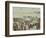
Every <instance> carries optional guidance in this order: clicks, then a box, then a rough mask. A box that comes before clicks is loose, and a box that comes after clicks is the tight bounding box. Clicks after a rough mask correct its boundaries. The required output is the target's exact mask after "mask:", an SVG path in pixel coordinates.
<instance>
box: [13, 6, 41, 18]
mask: <svg viewBox="0 0 46 38" xmlns="http://www.w3.org/2000/svg"><path fill="white" fill-rule="evenodd" d="M23 16H34V17H35V16H37V17H40V8H30V7H13V17H14V18H15V17H23Z"/></svg>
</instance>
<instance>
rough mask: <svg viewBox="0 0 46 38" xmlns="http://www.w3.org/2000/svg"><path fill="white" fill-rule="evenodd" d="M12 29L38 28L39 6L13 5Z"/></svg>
mask: <svg viewBox="0 0 46 38" xmlns="http://www.w3.org/2000/svg"><path fill="white" fill-rule="evenodd" d="M13 30H14V31H20V30H40V8H30V7H13Z"/></svg>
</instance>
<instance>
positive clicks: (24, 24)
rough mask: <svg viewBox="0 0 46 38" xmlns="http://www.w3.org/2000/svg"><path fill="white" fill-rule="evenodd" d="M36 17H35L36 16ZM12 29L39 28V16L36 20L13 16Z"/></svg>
mask: <svg viewBox="0 0 46 38" xmlns="http://www.w3.org/2000/svg"><path fill="white" fill-rule="evenodd" d="M36 19H37V18H36ZM13 20H14V22H13V30H14V31H16V30H17V31H18V30H34V29H37V30H38V29H40V18H39V19H37V20H34V21H33V20H26V19H24V20H23V19H22V18H14V19H13Z"/></svg>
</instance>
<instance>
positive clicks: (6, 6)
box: [5, 1, 45, 37]
mask: <svg viewBox="0 0 46 38" xmlns="http://www.w3.org/2000/svg"><path fill="white" fill-rule="evenodd" d="M10 3H19V4H34V5H43V25H44V26H43V33H36V34H21V35H9V4H10ZM44 34H45V3H36V2H19V1H5V36H6V37H13V36H29V35H44Z"/></svg>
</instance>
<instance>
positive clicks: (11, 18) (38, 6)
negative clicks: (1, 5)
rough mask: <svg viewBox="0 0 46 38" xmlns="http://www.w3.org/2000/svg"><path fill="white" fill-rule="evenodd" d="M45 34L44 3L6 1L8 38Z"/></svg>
mask: <svg viewBox="0 0 46 38" xmlns="http://www.w3.org/2000/svg"><path fill="white" fill-rule="evenodd" d="M24 25H25V26H24ZM21 26H22V27H21ZM44 34H45V4H44V3H35V2H19V1H5V36H6V37H13V36H29V35H44Z"/></svg>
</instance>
